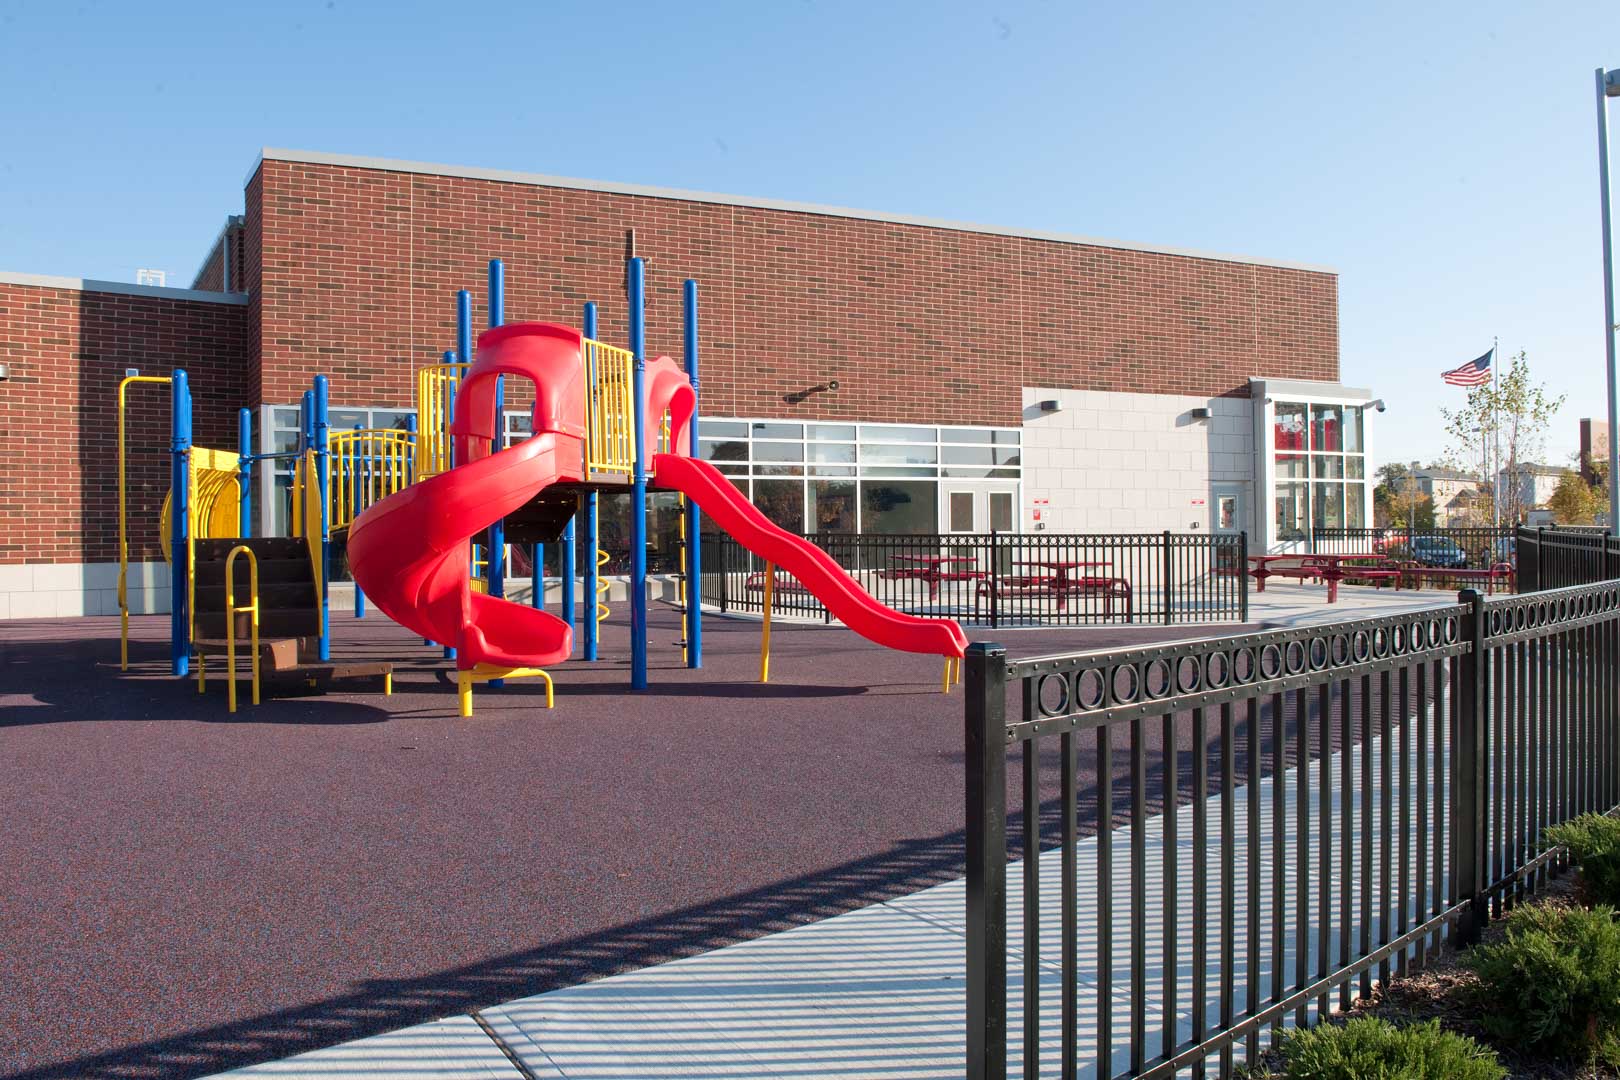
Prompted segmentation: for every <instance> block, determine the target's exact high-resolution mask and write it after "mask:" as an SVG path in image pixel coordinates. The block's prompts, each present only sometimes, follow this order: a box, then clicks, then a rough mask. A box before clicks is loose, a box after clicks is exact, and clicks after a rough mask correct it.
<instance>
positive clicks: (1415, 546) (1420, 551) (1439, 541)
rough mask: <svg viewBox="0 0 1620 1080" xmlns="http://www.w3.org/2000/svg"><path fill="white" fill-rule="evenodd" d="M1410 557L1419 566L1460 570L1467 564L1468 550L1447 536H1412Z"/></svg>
mask: <svg viewBox="0 0 1620 1080" xmlns="http://www.w3.org/2000/svg"><path fill="white" fill-rule="evenodd" d="M1412 559H1413V561H1415V562H1416V563H1418V565H1420V566H1433V567H1438V568H1440V569H1443V570H1460V569H1462V568H1463V567H1465V566H1467V565H1468V552H1466V551H1464V550H1463V549H1462V545H1460V544H1458V543H1457V541H1455V540H1453V539H1451V538H1450V537H1449V536H1414V537H1412Z"/></svg>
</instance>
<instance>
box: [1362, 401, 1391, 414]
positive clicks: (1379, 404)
mask: <svg viewBox="0 0 1620 1080" xmlns="http://www.w3.org/2000/svg"><path fill="white" fill-rule="evenodd" d="M1367 404H1369V405H1371V406H1372V407H1373V408H1375V409H1377V410H1378V411H1379V412H1383V411H1384V410H1385V409H1386V408H1388V407H1389V406H1387V405H1385V404H1384V399H1383V398H1379V399H1378V400H1377V401H1369V402H1367Z"/></svg>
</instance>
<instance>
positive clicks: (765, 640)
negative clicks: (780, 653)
mask: <svg viewBox="0 0 1620 1080" xmlns="http://www.w3.org/2000/svg"><path fill="white" fill-rule="evenodd" d="M775 585H776V567H774V566H772V565H771V564H770V563H766V564H765V621H764V626H763V630H762V632H761V637H760V642H759V681H760V682H770V681H771V600H772V598H773V593H774V592H775Z"/></svg>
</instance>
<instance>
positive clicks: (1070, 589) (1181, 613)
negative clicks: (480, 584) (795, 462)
mask: <svg viewBox="0 0 1620 1080" xmlns="http://www.w3.org/2000/svg"><path fill="white" fill-rule="evenodd" d="M806 539H808V540H810V541H811V542H812V543H814V544H816V545H817V546H818V547H820V548H821V549H822V550H823V551H826V552H827V553H828V554H829V555H831V556H832V557H833V558H834V559H835V560H836V561H837V562H838V564H839V565H840V566H842V567H843V568H844V569H845V570H847V571H849V573H850V574H851V576H853V577H854V578H855V580H856V581H857V582H859V583H860V584H861V586H862V587H864V588H865V589H866V591H867V592H869V593H871V594H872V596H873V597H875V598H876V599H877V600H878V601H880V602H881V603H884V604H887V605H889V606H890V607H893V608H895V609H897V610H900V611H905V612H909V613H911V614H913V615H923V616H937V617H939V618H950V619H957V620H960V621H962V622H967V623H973V624H978V625H985V626H1024V625H1042V626H1051V625H1082V624H1088V623H1160V624H1170V623H1187V622H1218V621H1231V622H1245V621H1247V620H1248V578H1247V576H1246V575H1245V573H1244V568H1245V566H1246V565H1247V561H1248V540H1247V536H1246V535H1244V534H1237V535H1211V534H1198V533H1194V534H1180V533H1169V532H1164V533H1132V534H1118V535H1084V536H1077V535H1057V534H1048V533H1024V534H1014V533H1002V534H996V533H991V534H988V535H960V534H949V535H927V536H886V535H867V534H859V535H857V534H848V533H817V534H814V535H811V536H808V537H806ZM775 573H776V578H775V581H774V585H773V592H772V610H773V611H774V612H778V613H782V614H786V615H796V616H800V617H808V618H821V619H825V618H828V615H827V613H826V611H825V610H824V609H823V608H822V606H821V604H820V602H819V601H817V600H816V598H815V597H814V596H812V595H811V594H810V593H809V592H808V591H807V590H805V589H804V587H803V586H801V585H800V584H799V583H798V582H797V581H796V580H794V579H793V578H792V577H791V576H790V575H788V574H786V573H784V572H782V571H780V570H776V571H775ZM764 586H765V563H764V560H762V559H760V558H759V557H758V556H756V555H753V554H752V553H750V552H749V551H748V550H747V549H745V548H744V547H743V546H742V545H741V544H738V543H737V542H736V541H735V540H732V539H731V538H730V537H728V536H723V535H715V534H709V535H706V536H705V537H704V538H703V602H704V603H705V604H707V605H711V606H713V607H715V608H718V609H719V610H721V611H738V612H752V613H757V612H760V611H762V610H763V607H764V592H765V588H764Z"/></svg>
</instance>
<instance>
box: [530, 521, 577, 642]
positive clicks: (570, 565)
mask: <svg viewBox="0 0 1620 1080" xmlns="http://www.w3.org/2000/svg"><path fill="white" fill-rule="evenodd" d="M561 546H562V550H561V551H560V552H558V555H559V556H560V558H559V559H558V560H557V562H558V576H559V577H561V578H562V621H563V622H565V623H567V624H568V631H569V633H570V634H572V633H573V632H574V631H575V629H576V627H575V614H574V590H575V588H577V587H578V585H579V578H578V574H577V573H576V572H575V569H574V519H573V518H569V519H568V521H567V523H566V524H564V525H563V530H562V545H561ZM535 568H536V569H537V570H538V569H539V563H538V562H537V563H536V564H535Z"/></svg>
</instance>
